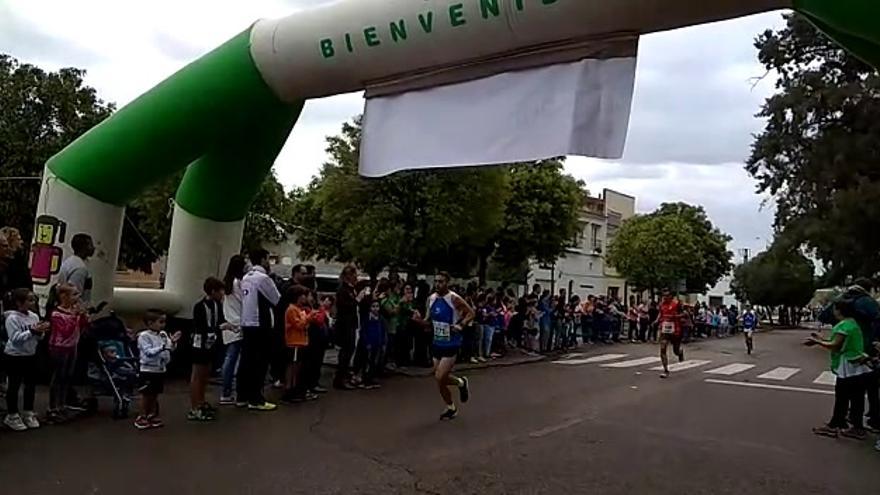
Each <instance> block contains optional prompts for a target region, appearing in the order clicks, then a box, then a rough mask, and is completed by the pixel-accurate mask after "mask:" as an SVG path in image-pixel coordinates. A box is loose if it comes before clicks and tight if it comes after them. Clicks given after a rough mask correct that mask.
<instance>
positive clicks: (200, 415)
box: [186, 409, 214, 422]
mask: <svg viewBox="0 0 880 495" xmlns="http://www.w3.org/2000/svg"><path fill="white" fill-rule="evenodd" d="M186 419H187V420H188V421H197V422H207V421H213V420H214V418H213V417H212V416H210V415H208V414H207V413H206V412H205V411H204V410H203V409H193V410H191V411H190V412H188V413H187V414H186Z"/></svg>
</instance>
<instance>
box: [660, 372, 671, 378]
mask: <svg viewBox="0 0 880 495" xmlns="http://www.w3.org/2000/svg"><path fill="white" fill-rule="evenodd" d="M660 378H669V372H668V371H664V372H663V373H660Z"/></svg>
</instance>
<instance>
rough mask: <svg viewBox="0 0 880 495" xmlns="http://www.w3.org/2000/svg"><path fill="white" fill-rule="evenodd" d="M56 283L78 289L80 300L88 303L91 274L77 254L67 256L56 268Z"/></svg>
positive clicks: (90, 294) (90, 289)
mask: <svg viewBox="0 0 880 495" xmlns="http://www.w3.org/2000/svg"><path fill="white" fill-rule="evenodd" d="M57 280H58V283H59V284H70V285H73V286H74V287H76V288H77V289H79V291H80V297H79V298H80V300H81V301H82V302H83V303H85V304H86V305H88V303H90V302H91V299H92V274H91V273H90V272H89V267H88V266H87V265H86V262H85V260H83V259H82V258H80V257H79V256H77V255H75V254H74V255H73V256H68V257H67V259H66V260H64V261H63V262H62V263H61V268H59V269H58V279H57Z"/></svg>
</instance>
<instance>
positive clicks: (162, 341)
mask: <svg viewBox="0 0 880 495" xmlns="http://www.w3.org/2000/svg"><path fill="white" fill-rule="evenodd" d="M144 325H146V326H147V328H146V329H145V330H143V331H141V332H140V334H139V335H138V352H139V354H140V372H141V376H140V378H141V386H140V388H138V391H139V392H140V393H141V414H140V416H138V417H137V419H135V421H134V427H135V428H137V429H138V430H147V429H150V428H159V427H161V426H164V424H163V423H162V420H161V419H160V418H159V394H161V393H162V392H164V391H165V371H166V370H167V368H168V363H170V362H171V351H173V350H174V348H175V347H177V341H178V340H180V335H181V333H180V332H175V333H174V335H172V336H170V337H169V336H168V333H167V332H165V314H164V313H163V312H162V311H160V310H157V309H149V310H147V312H146V314H144Z"/></svg>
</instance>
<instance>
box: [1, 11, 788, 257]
mask: <svg viewBox="0 0 880 495" xmlns="http://www.w3.org/2000/svg"><path fill="white" fill-rule="evenodd" d="M322 3H329V0H249V1H247V2H244V1H241V0H174V1H172V0H152V1H150V2H133V1H126V0H78V1H75V2H71V1H66V0H0V52H2V53H8V54H11V55H12V56H14V57H16V58H18V59H20V60H22V61H26V62H29V63H33V64H36V65H39V66H41V67H44V68H47V69H57V68H60V67H65V66H76V67H79V68H83V69H86V70H87V71H88V75H87V83H88V84H90V85H91V86H94V87H95V88H97V90H98V92H99V94H100V95H101V97H102V98H103V99H105V100H107V101H113V102H116V103H117V104H119V105H120V106H121V105H123V104H125V103H127V102H129V101H131V100H132V99H134V98H136V97H137V96H138V95H139V94H141V93H143V92H144V91H146V90H148V89H150V88H151V87H152V86H154V85H155V84H156V83H158V82H160V81H161V80H162V79H164V78H165V77H167V76H168V75H170V74H172V73H173V72H174V71H176V70H177V69H179V68H181V67H183V66H184V65H186V64H187V63H188V62H190V61H192V60H193V59H195V58H196V57H198V56H199V55H200V54H202V53H205V52H207V51H209V50H210V49H212V48H214V47H216V46H217V45H219V44H220V43H222V42H223V41H225V40H226V39H228V38H230V37H231V36H232V35H234V34H236V33H238V32H240V31H242V30H244V29H245V28H246V27H247V26H248V25H249V24H250V22H251V21H253V20H255V19H257V18H261V17H278V16H283V15H287V14H290V13H292V12H295V11H296V10H299V9H302V8H307V7H310V6H314V5H319V4H322ZM781 24H782V20H781V15H780V14H779V13H774V14H765V15H759V16H752V17H748V18H744V19H739V20H734V21H727V22H723V23H717V24H711V25H704V26H698V27H692V28H687V29H682V30H678V31H674V32H668V33H661V34H653V35H649V36H645V37H643V38H642V40H641V46H640V53H639V68H638V74H637V80H636V93H635V101H634V106H633V114H632V119H631V126H630V134H629V138H628V142H627V147H626V151H625V154H624V157H623V159H622V160H619V161H601V160H591V159H583V158H572V159H571V160H569V162H568V165H567V169H568V172H569V173H571V174H572V175H574V176H576V177H578V178H581V179H583V180H585V181H586V182H587V184H588V187H589V189H590V190H591V191H593V192H594V193H598V192H601V190H602V189H603V188H606V187H607V188H613V189H616V190H619V191H621V192H624V193H627V194H631V195H634V196H636V197H637V198H638V200H637V201H638V203H637V205H638V209H639V210H640V211H650V210H652V209H653V208H655V207H657V206H658V205H659V204H660V203H662V202H667V201H687V202H691V203H695V204H701V205H703V206H705V208H706V209H707V210H708V212H709V214H710V216H711V217H712V220H713V221H714V222H715V223H716V224H717V225H718V226H720V227H721V228H722V230H724V231H726V232H728V233H730V234H731V235H733V236H734V238H735V241H734V242H733V243H732V245H731V248H732V249H740V248H743V247H749V248H752V249H753V250H755V249H761V248H763V247H764V246H765V245H766V243H767V242H768V240H769V239H770V237H771V236H772V233H771V223H772V219H773V211H772V206H769V205H768V206H763V205H764V201H765V200H766V199H767V198H765V197H761V196H758V195H756V194H755V184H754V181H752V180H751V179H750V178H749V177H748V175H747V174H746V173H745V171H744V170H743V165H742V164H743V160H744V159H745V158H746V157H747V155H748V153H749V145H750V143H751V140H752V135H753V134H755V133H757V132H759V131H760V130H761V128H762V122H761V121H760V120H758V119H756V118H755V117H754V115H755V113H757V111H758V109H759V107H760V105H761V103H762V102H763V100H764V98H766V97H767V96H768V95H769V94H770V93H771V92H772V91H773V79H772V77H769V78H766V79H764V80H762V81H761V82H760V83H758V84H757V85H756V86H754V87H753V85H754V78H756V77H759V76H761V75H763V73H764V71H763V70H762V68H761V66H760V65H759V64H758V63H757V61H756V53H755V49H754V47H753V46H752V43H753V39H754V37H755V36H756V35H757V34H758V33H760V32H761V31H763V30H764V29H767V28H770V27H777V26H780V25H781ZM362 105H363V100H362V99H361V95H360V94H348V95H341V96H336V97H332V98H325V99H322V100H316V101H311V102H309V103H308V104H307V105H306V109H305V112H304V115H303V117H302V118H301V119H300V122H299V123H298V124H297V127H296V129H295V130H294V132H293V135H292V136H291V138H290V140H289V142H288V143H287V146H286V147H285V149H284V151H283V152H282V154H281V156H280V157H279V159H278V161H277V163H276V172H277V174H278V176H279V178H280V180H281V181H282V183H284V184H285V185H287V186H294V185H303V184H306V183H307V182H308V181H309V179H310V178H311V176H312V175H313V174H315V173H316V172H317V170H318V168H319V167H320V165H321V163H322V162H323V161H324V155H325V154H324V148H325V143H324V137H325V136H326V135H328V134H334V133H336V132H337V131H338V129H339V126H340V124H341V123H342V122H343V121H345V120H347V119H349V118H351V117H352V116H353V115H355V114H357V113H359V112H360V110H361V108H362Z"/></svg>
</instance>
